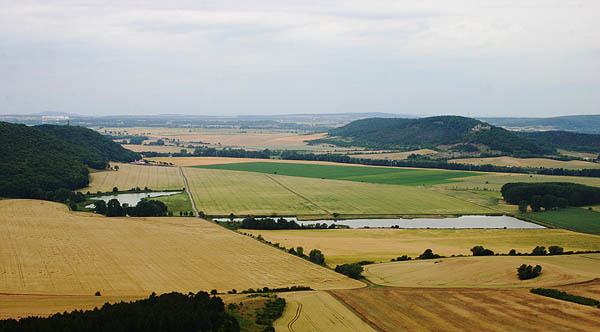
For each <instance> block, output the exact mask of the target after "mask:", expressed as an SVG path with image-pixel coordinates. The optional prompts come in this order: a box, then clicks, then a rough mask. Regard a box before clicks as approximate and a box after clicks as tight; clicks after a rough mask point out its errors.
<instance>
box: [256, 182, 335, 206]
mask: <svg viewBox="0 0 600 332" xmlns="http://www.w3.org/2000/svg"><path fill="white" fill-rule="evenodd" d="M263 174H265V173H263ZM265 176H266V177H267V178H269V179H271V180H272V181H273V182H275V183H277V184H278V185H280V186H281V187H282V188H283V189H285V190H287V191H289V192H291V193H292V194H294V195H296V196H298V197H300V198H302V199H303V200H305V201H307V202H308V203H310V204H312V205H314V206H315V207H317V208H318V209H321V210H323V211H325V212H326V213H327V214H331V212H330V211H327V210H326V209H324V208H322V207H320V206H319V205H317V204H316V203H315V202H313V201H311V200H310V199H308V198H307V197H305V196H303V195H302V194H300V193H298V192H296V191H294V190H292V189H291V188H289V187H288V186H286V185H284V184H283V183H281V182H279V181H277V180H276V179H275V178H273V177H271V176H270V175H269V174H265Z"/></svg>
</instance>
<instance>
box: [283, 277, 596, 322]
mask: <svg viewBox="0 0 600 332" xmlns="http://www.w3.org/2000/svg"><path fill="white" fill-rule="evenodd" d="M332 293H333V294H335V295H336V296H337V297H339V298H340V299H343V300H344V301H345V302H346V303H347V305H348V306H350V307H351V308H352V309H354V310H355V311H356V312H358V313H359V315H361V316H363V317H364V318H365V319H368V320H369V321H370V322H371V323H372V324H374V325H375V326H376V327H377V328H378V329H379V330H380V331H386V332H397V331H419V332H420V331H498V332H500V331H524V332H534V331H535V332H537V331H539V332H546V331H580V332H587V331H595V330H597V328H598V326H600V315H599V314H598V310H599V309H598V308H595V307H589V306H583V305H580V304H576V303H571V302H566V301H561V300H555V299H551V298H547V297H543V296H539V295H535V294H531V293H529V290H528V289H511V290H497V289H465V288H461V289H448V288H444V289H432V288H396V287H385V288H369V289H356V290H348V291H346V290H335V291H332ZM282 331H285V330H282Z"/></svg>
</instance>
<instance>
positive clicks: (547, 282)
mask: <svg viewBox="0 0 600 332" xmlns="http://www.w3.org/2000/svg"><path fill="white" fill-rule="evenodd" d="M521 264H527V265H532V266H535V265H541V266H542V274H541V275H540V276H539V277H537V278H533V279H529V280H519V278H517V273H516V271H517V268H518V267H519V266H520V265H521ZM364 275H365V277H366V278H368V279H369V280H371V281H372V282H374V283H376V284H380V285H386V286H401V287H468V288H490V287H496V288H498V287H502V288H510V287H529V288H532V287H549V286H558V285H564V284H571V283H578V282H585V281H589V280H592V279H594V278H597V277H598V276H599V275H600V254H578V255H559V256H489V257H483V256H478V257H473V256H471V257H452V258H439V259H428V260H417V261H404V262H390V263H382V264H373V265H367V266H365V273H364Z"/></svg>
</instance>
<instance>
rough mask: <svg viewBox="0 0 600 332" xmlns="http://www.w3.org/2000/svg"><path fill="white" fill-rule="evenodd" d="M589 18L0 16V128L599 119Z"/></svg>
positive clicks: (225, 4)
mask: <svg viewBox="0 0 600 332" xmlns="http://www.w3.org/2000/svg"><path fill="white" fill-rule="evenodd" d="M598 13H600V2H599V1H595V0H589V1H586V0H583V1H568V0H561V1H558V0H548V1H508V0H497V1H485V2H482V1H476V0H458V1H444V0H434V1H416V0H415V1H362V2H348V1H328V2H323V1H316V0H308V1H300V2H298V1H274V0H271V1H253V0H252V1H228V0H223V1H209V2H205V1H203V2H199V1H191V0H178V1H169V2H168V3H167V2H164V1H147V2H144V3H140V2H138V1H133V0H125V1H118V2H107V1H100V0H91V1H85V2H83V3H82V2H80V1H72V0H65V1H53V2H47V1H30V0H24V1H7V0H0V45H1V46H0V76H1V77H2V79H0V114H31V113H41V112H45V111H55V112H65V113H69V114H80V115H84V116H85V115H87V116H89V115H96V116H101V115H125V114H129V115H144V114H193V115H211V116H214V115H226V116H230V115H253V114H264V115H269V114H301V113H345V112H362V113H366V112H383V113H394V114H400V113H401V114H419V115H422V116H430V115H440V114H456V115H464V116H470V117H485V118H491V117H507V116H508V117H515V116H519V117H541V116H544V117H548V116H562V115H572V114H598V113H600V106H599V105H600V47H599V45H600V34H599V33H598V31H600V21H599V20H598V19H597V18H598Z"/></svg>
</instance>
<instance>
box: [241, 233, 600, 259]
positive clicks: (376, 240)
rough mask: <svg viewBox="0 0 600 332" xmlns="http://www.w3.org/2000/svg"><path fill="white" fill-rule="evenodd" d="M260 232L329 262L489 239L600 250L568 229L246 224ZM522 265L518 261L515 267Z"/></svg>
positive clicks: (450, 249) (527, 248) (505, 248)
mask: <svg viewBox="0 0 600 332" xmlns="http://www.w3.org/2000/svg"><path fill="white" fill-rule="evenodd" d="M240 231H241V232H245V233H250V234H254V235H255V236H256V235H258V234H260V235H262V237H263V238H265V240H267V241H271V242H273V243H281V244H282V245H283V246H285V247H287V248H290V247H297V246H302V247H304V248H305V250H306V249H313V248H317V249H320V250H321V251H322V252H323V253H324V254H325V259H326V262H327V264H328V265H329V266H336V265H338V264H343V263H353V262H358V261H361V260H371V261H375V262H389V261H390V259H392V258H396V257H398V256H402V255H408V256H411V257H413V258H414V257H417V256H418V255H420V254H422V253H423V251H425V249H427V248H430V249H432V250H433V252H434V253H437V254H440V255H444V256H450V255H459V254H463V255H471V252H470V250H469V249H471V248H473V247H474V246H476V245H483V246H484V247H486V248H489V249H491V250H493V251H495V252H498V253H508V252H509V251H510V250H511V249H516V250H517V251H518V252H524V253H525V252H527V253H529V252H531V250H532V249H533V248H535V247H536V246H539V245H543V246H546V247H548V246H551V245H558V246H561V247H563V248H565V250H600V237H598V236H596V235H590V234H581V233H575V232H571V231H567V230H562V229H390V228H387V229H335V230H330V229H323V230H277V231H267V230H246V229H243V230H240ZM515 269H516V267H515Z"/></svg>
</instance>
